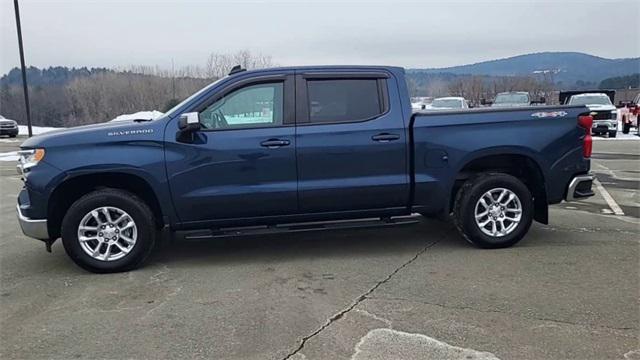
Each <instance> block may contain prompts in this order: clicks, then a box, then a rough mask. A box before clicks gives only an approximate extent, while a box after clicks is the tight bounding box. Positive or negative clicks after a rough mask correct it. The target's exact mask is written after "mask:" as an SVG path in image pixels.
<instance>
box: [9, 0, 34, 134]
mask: <svg viewBox="0 0 640 360" xmlns="http://www.w3.org/2000/svg"><path fill="white" fill-rule="evenodd" d="M13 7H14V8H15V10H16V29H17V30H18V47H19V48H20V66H21V67H22V87H23V91H24V105H25V107H26V109H27V128H28V129H29V137H31V136H32V135H33V132H32V130H31V111H30V109H29V89H28V88H27V68H26V66H25V65H24V49H23V47H22V29H21V28H20V9H19V8H18V0H13Z"/></svg>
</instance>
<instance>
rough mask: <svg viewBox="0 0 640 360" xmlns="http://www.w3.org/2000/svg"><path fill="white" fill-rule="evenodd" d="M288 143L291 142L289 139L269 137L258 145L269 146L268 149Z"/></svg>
mask: <svg viewBox="0 0 640 360" xmlns="http://www.w3.org/2000/svg"><path fill="white" fill-rule="evenodd" d="M290 143H291V142H290V141H289V140H282V139H269V140H265V141H263V142H261V143H260V146H262V147H266V148H269V149H277V148H279V147H283V146H287V145H289V144H290Z"/></svg>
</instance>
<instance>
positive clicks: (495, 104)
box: [491, 103, 531, 107]
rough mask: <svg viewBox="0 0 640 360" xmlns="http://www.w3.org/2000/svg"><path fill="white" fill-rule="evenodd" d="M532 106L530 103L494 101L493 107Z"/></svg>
mask: <svg viewBox="0 0 640 360" xmlns="http://www.w3.org/2000/svg"><path fill="white" fill-rule="evenodd" d="M524 106H531V105H530V104H529V103H493V104H491V107H524Z"/></svg>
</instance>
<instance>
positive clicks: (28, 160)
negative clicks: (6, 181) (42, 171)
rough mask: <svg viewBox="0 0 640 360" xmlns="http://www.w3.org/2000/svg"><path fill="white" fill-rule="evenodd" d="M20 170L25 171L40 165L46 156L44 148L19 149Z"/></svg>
mask: <svg viewBox="0 0 640 360" xmlns="http://www.w3.org/2000/svg"><path fill="white" fill-rule="evenodd" d="M18 155H19V156H20V158H19V159H18V171H20V172H21V173H25V172H26V171H28V170H29V169H30V168H32V167H34V166H36V165H38V163H39V162H40V160H42V159H43V158H44V149H30V150H21V151H18Z"/></svg>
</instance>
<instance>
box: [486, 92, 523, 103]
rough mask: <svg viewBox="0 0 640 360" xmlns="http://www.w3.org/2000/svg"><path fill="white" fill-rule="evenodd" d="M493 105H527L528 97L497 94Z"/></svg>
mask: <svg viewBox="0 0 640 360" xmlns="http://www.w3.org/2000/svg"><path fill="white" fill-rule="evenodd" d="M494 103H495V104H528V103H529V95H527V94H498V96H496V101H495V102H494Z"/></svg>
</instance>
